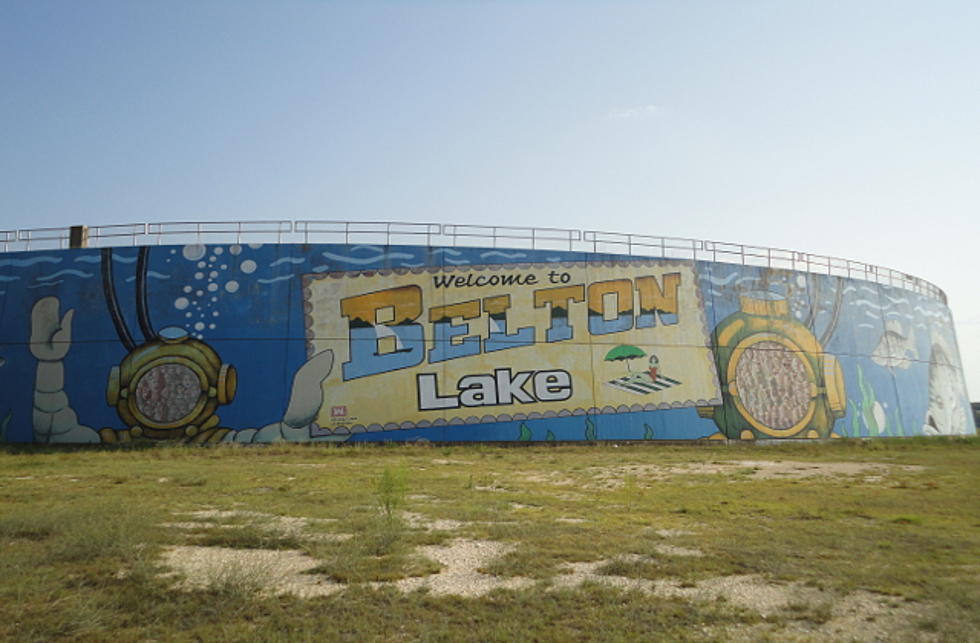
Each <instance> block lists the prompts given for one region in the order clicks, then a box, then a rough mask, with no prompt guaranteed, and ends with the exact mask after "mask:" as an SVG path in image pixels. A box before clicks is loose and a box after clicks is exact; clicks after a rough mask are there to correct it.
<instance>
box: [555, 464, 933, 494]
mask: <svg viewBox="0 0 980 643" xmlns="http://www.w3.org/2000/svg"><path fill="white" fill-rule="evenodd" d="M923 469H924V467H921V466H918V465H898V464H884V463H877V462H798V461H792V460H732V461H728V462H700V463H694V464H682V465H657V464H627V465H616V466H609V467H590V468H589V469H586V473H588V474H590V475H591V476H592V481H591V482H589V483H585V484H584V485H583V486H586V487H590V486H591V487H594V488H600V489H618V488H621V487H622V486H623V485H624V484H625V481H626V480H627V479H633V480H635V481H637V482H649V481H659V480H667V479H669V478H671V477H674V476H683V475H729V476H731V475H738V476H740V477H743V478H744V479H746V480H778V479H803V478H814V477H837V476H845V477H858V476H863V478H862V480H861V481H862V482H866V483H876V482H880V481H881V480H882V479H884V478H885V477H887V476H889V475H891V474H893V473H895V472H900V471H901V472H917V471H922V470H923ZM536 481H538V482H548V478H547V476H545V477H543V478H542V477H539V479H537V480H536ZM552 484H557V483H555V482H552Z"/></svg>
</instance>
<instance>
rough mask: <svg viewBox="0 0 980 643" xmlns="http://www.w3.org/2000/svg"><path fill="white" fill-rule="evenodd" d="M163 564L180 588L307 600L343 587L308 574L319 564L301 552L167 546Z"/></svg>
mask: <svg viewBox="0 0 980 643" xmlns="http://www.w3.org/2000/svg"><path fill="white" fill-rule="evenodd" d="M162 562H163V563H164V564H165V565H166V566H167V567H168V568H170V569H171V570H172V571H171V572H170V575H171V576H173V575H176V576H179V577H180V580H179V581H178V583H177V587H178V588H180V589H207V588H209V587H216V586H222V585H225V586H228V585H232V586H237V587H240V588H242V589H243V590H252V589H254V590H259V591H262V592H266V593H269V594H293V595H295V596H301V597H304V598H312V597H314V596H328V595H330V594H334V593H336V592H339V591H340V590H342V589H344V585H341V584H340V583H335V582H332V581H330V580H329V579H327V578H326V577H324V576H319V575H314V574H306V573H304V572H306V571H308V570H310V569H313V568H314V567H316V566H317V565H319V564H320V561H318V560H316V559H315V558H311V557H310V556H307V555H306V554H304V553H303V552H300V551H292V550H286V551H283V550H272V549H229V548H226V547H196V546H191V545H186V546H175V547H168V548H166V549H165V550H164V552H163V560H162Z"/></svg>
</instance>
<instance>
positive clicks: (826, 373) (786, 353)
mask: <svg viewBox="0 0 980 643" xmlns="http://www.w3.org/2000/svg"><path fill="white" fill-rule="evenodd" d="M739 303H740V310H739V311H737V312H735V313H732V314H731V315H729V316H728V317H726V318H725V319H724V320H722V321H721V322H719V324H718V325H717V326H716V327H715V330H714V332H713V333H712V345H713V346H714V352H715V363H716V364H717V367H718V377H719V379H720V382H721V391H722V404H721V405H718V406H702V407H698V415H700V416H701V417H705V418H711V419H713V420H714V421H715V424H717V425H718V428H719V429H720V430H721V434H720V435H718V436H717V437H720V438H729V439H742V440H753V439H771V438H802V437H807V438H826V437H831V436H832V435H834V434H833V427H834V423H835V422H836V421H837V420H838V419H839V418H841V417H843V416H844V412H845V409H846V393H845V389H844V375H843V373H842V371H841V368H840V364H839V363H838V362H837V358H836V357H834V356H833V355H831V354H829V353H825V352H824V351H823V348H822V347H821V345H820V343H819V341H818V340H817V338H816V336H814V334H813V333H812V332H811V331H810V330H809V329H808V328H807V327H806V326H804V325H803V324H801V323H800V322H798V321H797V320H795V319H793V318H792V317H791V316H790V314H789V304H788V302H787V300H786V299H785V298H784V297H782V296H781V295H778V294H775V293H771V292H765V291H761V292H752V293H747V294H743V295H742V296H741V297H740V302H739Z"/></svg>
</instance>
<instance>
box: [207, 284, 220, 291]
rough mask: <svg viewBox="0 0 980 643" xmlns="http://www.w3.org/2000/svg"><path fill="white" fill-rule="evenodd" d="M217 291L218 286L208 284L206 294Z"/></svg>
mask: <svg viewBox="0 0 980 643" xmlns="http://www.w3.org/2000/svg"><path fill="white" fill-rule="evenodd" d="M217 289H218V284H208V292H214V291H216V290H217Z"/></svg>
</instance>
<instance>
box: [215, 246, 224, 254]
mask: <svg viewBox="0 0 980 643" xmlns="http://www.w3.org/2000/svg"><path fill="white" fill-rule="evenodd" d="M224 251H225V249H224V248H222V247H221V246H218V247H217V248H215V249H214V254H216V255H220V254H221V253H223V252H224Z"/></svg>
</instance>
